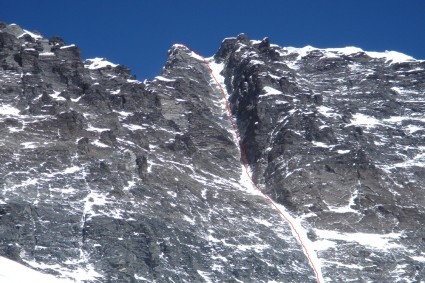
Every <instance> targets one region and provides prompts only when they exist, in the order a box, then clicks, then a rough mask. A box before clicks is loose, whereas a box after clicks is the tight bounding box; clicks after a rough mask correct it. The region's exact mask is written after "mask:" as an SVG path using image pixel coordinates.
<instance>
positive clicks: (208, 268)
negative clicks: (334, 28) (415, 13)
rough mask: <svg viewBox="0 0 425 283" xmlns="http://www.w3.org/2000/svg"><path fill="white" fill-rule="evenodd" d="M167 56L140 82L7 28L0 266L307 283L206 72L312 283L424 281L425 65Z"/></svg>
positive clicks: (105, 275) (83, 275) (78, 277)
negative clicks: (6, 262) (5, 262)
mask: <svg viewBox="0 0 425 283" xmlns="http://www.w3.org/2000/svg"><path fill="white" fill-rule="evenodd" d="M168 55H169V56H168V60H167V62H166V64H165V66H164V68H163V70H162V73H161V74H160V76H158V77H156V78H155V79H154V80H153V81H145V82H144V83H141V82H139V81H137V80H136V79H135V78H134V77H132V76H131V75H130V70H129V69H128V68H126V67H124V66H122V65H115V64H112V63H110V62H107V61H106V60H104V59H100V58H95V59H91V60H86V61H84V62H82V61H81V52H80V50H79V49H78V47H76V46H73V45H66V44H65V42H64V41H63V40H62V39H60V38H58V37H54V38H52V39H50V40H47V39H44V38H43V37H42V36H40V35H37V34H33V33H31V32H28V31H26V30H23V29H21V28H20V27H19V26H17V25H6V24H1V25H0V64H1V68H0V131H1V134H0V152H1V154H0V160H1V162H0V187H1V193H0V227H1V229H0V255H1V256H3V257H7V258H9V259H12V260H14V261H17V262H20V263H22V264H24V265H27V266H29V267H32V268H34V269H37V270H39V271H42V272H46V273H50V274H53V275H55V276H56V277H57V278H62V279H68V280H74V281H76V282H191V281H192V282H211V281H213V282H218V281H225V282H227V281H228V282H238V281H242V282H271V281H277V282H315V281H317V278H316V277H317V276H316V274H315V273H314V272H313V268H312V261H311V259H310V260H309V259H308V257H307V256H306V254H305V250H304V249H303V248H302V246H301V245H300V243H299V242H298V238H297V237H296V235H295V234H294V231H293V230H292V229H291V227H290V225H288V223H287V222H286V221H284V220H283V219H282V218H281V217H280V215H279V214H278V213H277V212H276V210H275V209H274V208H273V207H272V206H271V205H270V203H269V202H268V201H267V200H266V199H265V198H264V197H263V196H262V195H261V194H259V193H258V192H257V191H256V190H255V189H254V188H253V187H252V185H251V184H250V183H249V182H247V181H246V180H247V177H246V176H244V173H243V170H242V166H241V162H242V161H243V156H242V155H243V154H241V151H240V148H239V144H238V141H237V140H236V139H235V135H234V132H233V130H232V126H231V124H230V122H229V119H228V116H227V113H226V108H225V100H224V99H223V97H222V94H221V93H220V91H219V88H218V87H217V85H216V84H217V83H216V81H215V79H214V78H213V77H212V76H211V73H210V70H209V68H211V69H212V71H213V73H214V74H215V76H216V79H217V80H218V81H219V83H221V84H222V87H223V88H224V89H225V90H226V91H227V95H228V99H229V105H230V108H231V112H232V114H233V117H234V118H235V121H236V126H237V130H238V132H239V135H240V137H241V140H242V141H243V144H244V145H245V149H246V154H247V156H246V157H247V162H248V164H249V167H250V169H251V171H252V176H253V178H254V179H255V181H256V183H258V184H259V186H260V187H261V188H262V189H263V191H264V192H265V193H267V194H268V195H269V196H270V197H272V198H273V199H274V201H275V202H277V203H279V204H281V205H283V208H282V209H286V210H287V212H288V213H289V214H290V215H291V217H293V218H295V221H296V222H297V223H299V224H300V225H297V228H298V230H297V231H298V232H299V233H301V234H304V235H305V236H306V241H307V242H308V245H307V249H308V250H309V252H311V253H314V255H313V254H312V257H313V265H315V266H316V267H317V268H320V270H319V273H320V274H319V276H318V277H319V281H323V282H348V281H352V282H417V281H420V280H421V278H425V253H423V250H424V246H425V229H424V228H423V227H422V225H421V223H423V222H424V221H425V214H424V213H425V211H424V205H425V198H424V193H423V187H424V185H425V184H424V178H423V175H422V174H423V171H424V169H423V167H424V166H423V165H424V164H425V159H424V158H425V157H424V156H425V155H424V150H425V141H424V140H423V137H422V136H423V134H424V130H425V117H424V111H425V103H424V101H425V99H424V90H425V62H424V61H417V60H413V59H411V58H409V57H407V56H405V55H402V54H399V53H396V52H387V53H373V52H364V51H362V50H360V49H355V48H345V49H324V50H322V49H315V48H312V47H306V48H302V49H295V48H282V47H279V46H276V45H272V44H270V42H269V40H268V39H264V40H263V41H251V40H249V39H248V38H247V37H246V36H244V35H240V36H238V37H237V38H231V39H225V40H224V41H223V43H222V45H221V47H220V49H219V50H218V52H217V54H216V55H215V56H214V57H212V58H208V59H206V61H205V60H204V59H203V58H202V57H200V56H199V55H197V54H195V53H194V52H192V51H191V50H189V49H188V48H187V47H185V46H182V45H175V46H173V47H172V48H171V49H170V50H169V53H168ZM207 64H208V65H207ZM301 226H302V227H301ZM321 274H322V275H321ZM322 277H323V278H322Z"/></svg>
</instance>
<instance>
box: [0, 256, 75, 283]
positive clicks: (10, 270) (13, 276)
mask: <svg viewBox="0 0 425 283" xmlns="http://www.w3.org/2000/svg"><path fill="white" fill-rule="evenodd" d="M0 282H4V283H22V282H31V283H72V282H75V281H74V280H69V279H59V278H56V277H54V276H53V275H50V274H45V273H42V272H40V271H36V270H34V269H31V268H29V267H26V266H24V265H22V264H20V263H17V262H15V261H12V260H10V259H7V258H5V257H2V256H0Z"/></svg>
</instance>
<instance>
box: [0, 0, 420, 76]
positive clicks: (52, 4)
mask: <svg viewBox="0 0 425 283" xmlns="http://www.w3.org/2000/svg"><path fill="white" fill-rule="evenodd" d="M0 20H3V21H6V22H7V23H16V24H18V25H20V26H22V27H23V28H25V29H28V30H30V31H32V30H37V31H39V32H41V33H42V34H43V35H44V36H45V37H50V36H52V35H59V36H61V37H62V38H63V39H65V41H66V42H67V43H68V44H71V43H75V44H76V45H78V46H79V47H80V48H81V49H82V51H83V58H93V57H106V58H107V59H108V60H110V61H112V62H114V63H120V64H124V65H126V66H128V67H130V68H131V69H132V72H133V74H136V75H137V77H138V78H139V79H144V78H153V77H154V76H155V75H157V74H159V72H160V70H161V68H162V66H163V65H164V63H165V60H166V53H167V50H168V49H169V47H170V46H171V45H172V44H173V43H177V42H178V43H184V44H187V45H189V46H191V47H192V48H193V49H195V50H196V51H198V52H199V53H201V54H202V55H204V56H211V55H213V54H214V53H215V52H216V51H217V49H218V48H219V46H220V43H221V41H222V40H223V38H225V37H231V36H236V35H237V34H239V33H242V32H243V33H246V34H247V35H248V36H249V37H250V38H251V39H262V38H263V37H265V36H268V37H270V39H271V42H272V43H275V44H279V45H282V46H294V47H302V46H305V45H312V46H315V47H322V48H325V47H344V46H357V47H360V48H363V49H364V50H367V51H385V50H396V51H399V52H402V53H406V54H407V55H410V56H413V57H415V58H417V59H425V1H424V0H398V1H396V0H355V1H354V0H353V1H352V0H270V1H267V0H263V1H259V0H256V1H252V0H245V1H232V0H214V1H212V0H211V1H206V0H197V1H195V0H187V1H185V0H180V1H176V0H174V1H173V0H166V1H158V0H157V1H142V0H121V1H119V0H115V1H113V0H72V1H61V0H57V1H51V0H38V1H30V0H21V1H3V3H2V4H1V10H0Z"/></svg>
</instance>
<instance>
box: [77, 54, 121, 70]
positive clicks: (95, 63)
mask: <svg viewBox="0 0 425 283" xmlns="http://www.w3.org/2000/svg"><path fill="white" fill-rule="evenodd" d="M84 66H85V67H86V68H87V69H90V70H96V69H101V68H106V67H108V66H111V67H116V66H118V65H117V64H114V63H111V62H109V61H107V60H106V59H105V58H98V57H96V58H93V59H87V60H86V61H85V62H84Z"/></svg>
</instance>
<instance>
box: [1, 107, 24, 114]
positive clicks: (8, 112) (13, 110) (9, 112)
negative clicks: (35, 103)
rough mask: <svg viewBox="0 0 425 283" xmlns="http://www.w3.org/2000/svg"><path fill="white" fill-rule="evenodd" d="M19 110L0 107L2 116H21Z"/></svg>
mask: <svg viewBox="0 0 425 283" xmlns="http://www.w3.org/2000/svg"><path fill="white" fill-rule="evenodd" d="M19 112H20V111H19V109H18V108H15V107H13V106H10V105H1V106H0V115H9V116H19Z"/></svg>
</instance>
